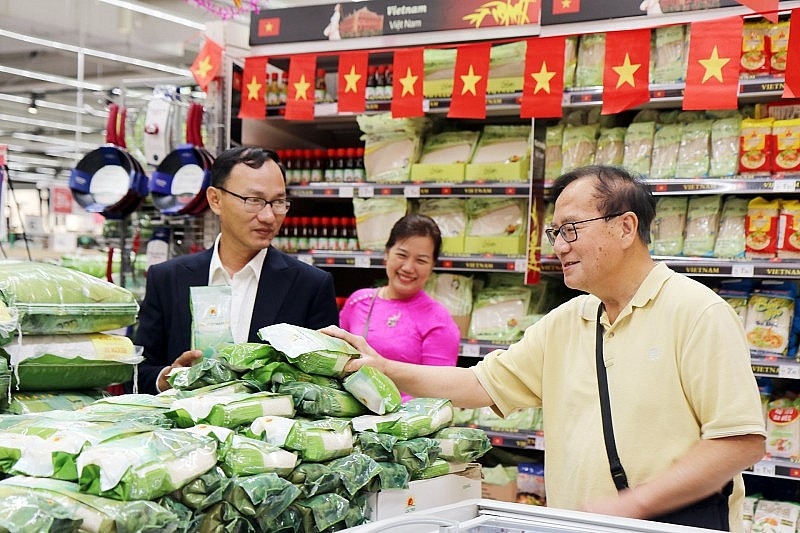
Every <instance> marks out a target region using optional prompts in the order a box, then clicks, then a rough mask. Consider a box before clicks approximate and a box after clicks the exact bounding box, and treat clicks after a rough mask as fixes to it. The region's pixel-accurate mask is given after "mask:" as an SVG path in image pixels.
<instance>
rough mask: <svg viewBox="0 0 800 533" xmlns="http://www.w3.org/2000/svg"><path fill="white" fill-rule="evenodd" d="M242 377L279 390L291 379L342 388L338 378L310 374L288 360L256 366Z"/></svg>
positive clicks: (261, 385)
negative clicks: (287, 361)
mask: <svg viewBox="0 0 800 533" xmlns="http://www.w3.org/2000/svg"><path fill="white" fill-rule="evenodd" d="M242 379H243V380H248V381H253V382H255V383H257V384H258V385H259V387H262V388H264V387H266V388H269V389H271V390H277V389H278V387H280V386H281V384H283V383H288V382H290V381H305V382H306V383H315V384H317V385H322V386H323V387H330V388H331V389H339V390H341V389H342V384H341V382H340V381H339V380H337V379H336V378H331V377H327V376H319V375H316V374H309V373H307V372H303V371H302V370H300V369H299V368H297V367H296V366H294V365H293V364H291V363H286V362H274V363H267V364H266V365H264V366H262V367H261V368H256V369H253V370H251V371H249V372H247V373H245V374H243V375H242Z"/></svg>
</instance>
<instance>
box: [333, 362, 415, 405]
mask: <svg viewBox="0 0 800 533" xmlns="http://www.w3.org/2000/svg"><path fill="white" fill-rule="evenodd" d="M343 385H344V389H345V390H346V391H347V392H349V393H350V394H352V395H353V396H354V397H355V398H356V400H358V401H359V402H361V403H362V404H364V405H365V406H366V407H367V409H369V410H370V411H372V412H373V413H376V414H379V415H382V414H386V413H393V412H394V411H397V409H398V408H399V407H400V405H401V404H402V398H401V397H400V391H399V390H398V389H397V385H395V384H394V381H392V380H391V379H389V378H388V377H387V376H386V375H385V374H384V373H383V372H381V371H380V370H378V369H377V368H374V367H371V366H362V367H361V368H359V369H358V370H357V371H356V372H353V373H352V374H350V375H349V376H347V377H346V378H345V380H344V383H343Z"/></svg>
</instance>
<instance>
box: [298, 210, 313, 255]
mask: <svg viewBox="0 0 800 533" xmlns="http://www.w3.org/2000/svg"><path fill="white" fill-rule="evenodd" d="M310 226H311V217H300V227H299V228H298V232H297V248H296V250H308V249H309V248H308V242H309V233H310V231H309V229H310Z"/></svg>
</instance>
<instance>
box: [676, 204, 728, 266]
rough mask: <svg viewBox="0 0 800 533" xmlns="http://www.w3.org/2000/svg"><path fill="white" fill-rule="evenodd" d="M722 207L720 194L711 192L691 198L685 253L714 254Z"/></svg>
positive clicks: (706, 255) (695, 254)
mask: <svg viewBox="0 0 800 533" xmlns="http://www.w3.org/2000/svg"><path fill="white" fill-rule="evenodd" d="M721 209H722V197H721V196H719V195H716V194H710V195H707V196H705V195H704V196H692V197H690V198H689V205H688V208H687V211H686V232H685V233H686V236H685V237H684V241H683V255H689V256H696V257H712V256H713V254H714V244H715V243H716V239H717V228H718V226H719V217H720V211H721Z"/></svg>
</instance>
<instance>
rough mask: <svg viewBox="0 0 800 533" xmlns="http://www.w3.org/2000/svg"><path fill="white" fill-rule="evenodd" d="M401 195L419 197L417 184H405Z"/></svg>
mask: <svg viewBox="0 0 800 533" xmlns="http://www.w3.org/2000/svg"><path fill="white" fill-rule="evenodd" d="M403 196H405V197H406V198H419V185H406V186H405V187H403Z"/></svg>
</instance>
